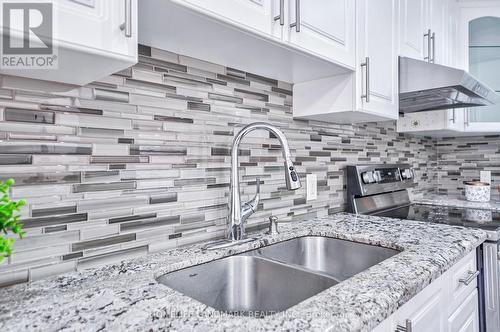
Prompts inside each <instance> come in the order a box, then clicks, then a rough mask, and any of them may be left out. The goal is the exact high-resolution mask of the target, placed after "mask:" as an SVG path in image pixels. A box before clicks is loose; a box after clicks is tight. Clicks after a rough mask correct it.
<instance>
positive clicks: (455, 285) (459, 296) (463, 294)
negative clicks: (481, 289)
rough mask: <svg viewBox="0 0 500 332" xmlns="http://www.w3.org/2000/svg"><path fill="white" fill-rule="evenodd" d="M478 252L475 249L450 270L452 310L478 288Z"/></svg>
mask: <svg viewBox="0 0 500 332" xmlns="http://www.w3.org/2000/svg"><path fill="white" fill-rule="evenodd" d="M477 271H478V270H477V264H476V252H475V251H473V252H471V253H469V254H468V255H467V256H465V257H464V258H463V259H462V260H461V261H459V262H458V263H457V264H455V266H453V267H452V268H451V271H450V280H449V285H450V296H449V299H450V309H449V310H450V311H449V312H454V311H455V309H456V308H457V307H458V306H459V305H460V304H461V303H463V302H464V301H465V299H466V298H467V297H468V296H469V295H470V294H471V293H472V292H473V291H474V290H475V289H476V288H477V276H476V275H477Z"/></svg>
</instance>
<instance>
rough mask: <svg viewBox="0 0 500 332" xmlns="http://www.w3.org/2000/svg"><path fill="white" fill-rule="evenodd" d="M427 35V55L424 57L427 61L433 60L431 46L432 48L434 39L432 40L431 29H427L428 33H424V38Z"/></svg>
mask: <svg viewBox="0 0 500 332" xmlns="http://www.w3.org/2000/svg"><path fill="white" fill-rule="evenodd" d="M425 37H427V56H425V57H424V60H427V62H430V61H431V48H432V44H431V43H432V40H431V29H427V33H426V34H424V38H425Z"/></svg>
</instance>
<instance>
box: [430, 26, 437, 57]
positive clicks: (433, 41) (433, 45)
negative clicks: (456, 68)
mask: <svg viewBox="0 0 500 332" xmlns="http://www.w3.org/2000/svg"><path fill="white" fill-rule="evenodd" d="M431 40H432V59H430V62H432V63H434V62H435V61H436V33H435V32H433V33H432V36H431Z"/></svg>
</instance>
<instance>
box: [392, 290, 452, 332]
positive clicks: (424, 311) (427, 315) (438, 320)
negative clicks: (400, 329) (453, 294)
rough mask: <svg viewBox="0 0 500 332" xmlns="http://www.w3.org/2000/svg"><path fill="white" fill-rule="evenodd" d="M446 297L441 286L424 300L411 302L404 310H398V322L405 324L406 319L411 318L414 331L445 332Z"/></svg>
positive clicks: (396, 320) (398, 323)
mask: <svg viewBox="0 0 500 332" xmlns="http://www.w3.org/2000/svg"><path fill="white" fill-rule="evenodd" d="M444 298H445V295H444V291H443V289H441V288H439V289H438V290H437V291H436V292H434V293H432V294H431V295H430V296H427V297H426V298H425V300H424V301H415V302H411V305H410V306H406V307H402V308H401V309H402V310H401V311H398V314H397V316H396V319H395V322H396V324H397V325H401V326H405V322H406V320H407V319H409V320H410V321H411V327H412V331H413V332H444V331H445V318H446V316H445V312H444V310H446V303H445V301H444ZM408 304H410V302H408Z"/></svg>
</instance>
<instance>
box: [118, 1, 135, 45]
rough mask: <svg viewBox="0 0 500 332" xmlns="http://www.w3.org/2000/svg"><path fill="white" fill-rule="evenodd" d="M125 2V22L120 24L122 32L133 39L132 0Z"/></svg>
mask: <svg viewBox="0 0 500 332" xmlns="http://www.w3.org/2000/svg"><path fill="white" fill-rule="evenodd" d="M124 1H125V22H123V23H122V24H120V30H122V31H124V32H125V37H127V38H130V37H132V0H124Z"/></svg>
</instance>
